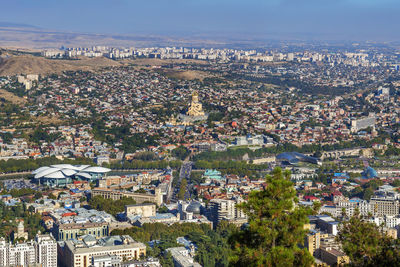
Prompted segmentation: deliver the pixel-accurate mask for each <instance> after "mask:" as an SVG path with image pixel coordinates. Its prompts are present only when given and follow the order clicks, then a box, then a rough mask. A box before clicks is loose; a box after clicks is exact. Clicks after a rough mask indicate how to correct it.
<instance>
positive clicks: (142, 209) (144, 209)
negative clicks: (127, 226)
mask: <svg viewBox="0 0 400 267" xmlns="http://www.w3.org/2000/svg"><path fill="white" fill-rule="evenodd" d="M125 214H126V216H132V215H141V217H142V218H146V217H152V216H156V205H155V204H153V203H143V204H133V205H126V206H125Z"/></svg>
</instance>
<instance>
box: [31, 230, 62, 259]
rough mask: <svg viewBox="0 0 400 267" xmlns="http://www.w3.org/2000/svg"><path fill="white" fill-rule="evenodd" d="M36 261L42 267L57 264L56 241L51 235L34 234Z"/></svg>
mask: <svg viewBox="0 0 400 267" xmlns="http://www.w3.org/2000/svg"><path fill="white" fill-rule="evenodd" d="M34 245H35V252H36V262H37V263H40V264H42V267H53V266H57V243H56V241H55V240H54V238H53V237H52V236H51V235H36V237H35V243H34Z"/></svg>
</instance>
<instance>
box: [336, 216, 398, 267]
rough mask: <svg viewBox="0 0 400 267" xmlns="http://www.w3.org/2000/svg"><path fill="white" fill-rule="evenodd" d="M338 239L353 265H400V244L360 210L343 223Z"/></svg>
mask: <svg viewBox="0 0 400 267" xmlns="http://www.w3.org/2000/svg"><path fill="white" fill-rule="evenodd" d="M337 240H338V241H339V242H341V244H342V247H343V250H344V252H345V253H346V254H347V255H348V256H349V258H350V260H351V265H352V266H399V265H400V244H399V241H398V240H394V239H392V238H391V237H389V236H387V235H386V234H385V233H384V232H383V229H382V228H381V227H378V226H377V225H376V224H374V223H371V222H368V221H365V220H364V218H363V217H362V216H360V213H359V212H358V210H356V212H355V214H354V215H353V216H352V217H351V218H350V219H349V220H348V221H345V222H343V223H342V225H341V228H340V232H339V234H338V236H337Z"/></svg>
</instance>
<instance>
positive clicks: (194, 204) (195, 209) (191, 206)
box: [186, 201, 202, 214]
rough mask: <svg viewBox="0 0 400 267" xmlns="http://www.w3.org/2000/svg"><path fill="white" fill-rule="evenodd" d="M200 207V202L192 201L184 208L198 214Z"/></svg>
mask: <svg viewBox="0 0 400 267" xmlns="http://www.w3.org/2000/svg"><path fill="white" fill-rule="evenodd" d="M201 208H202V206H201V204H200V202H197V201H192V203H190V204H189V206H188V207H187V208H186V211H187V212H192V213H194V214H200V211H201Z"/></svg>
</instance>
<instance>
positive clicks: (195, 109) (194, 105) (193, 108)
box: [187, 91, 205, 117]
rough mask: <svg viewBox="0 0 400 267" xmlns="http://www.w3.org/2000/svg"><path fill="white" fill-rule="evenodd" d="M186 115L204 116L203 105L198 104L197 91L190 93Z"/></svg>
mask: <svg viewBox="0 0 400 267" xmlns="http://www.w3.org/2000/svg"><path fill="white" fill-rule="evenodd" d="M187 115H188V116H191V117H197V116H204V115H205V113H204V111H203V105H202V104H201V103H200V102H199V93H198V92H197V91H194V92H193V93H192V102H191V103H190V106H189V109H188V112H187Z"/></svg>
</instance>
